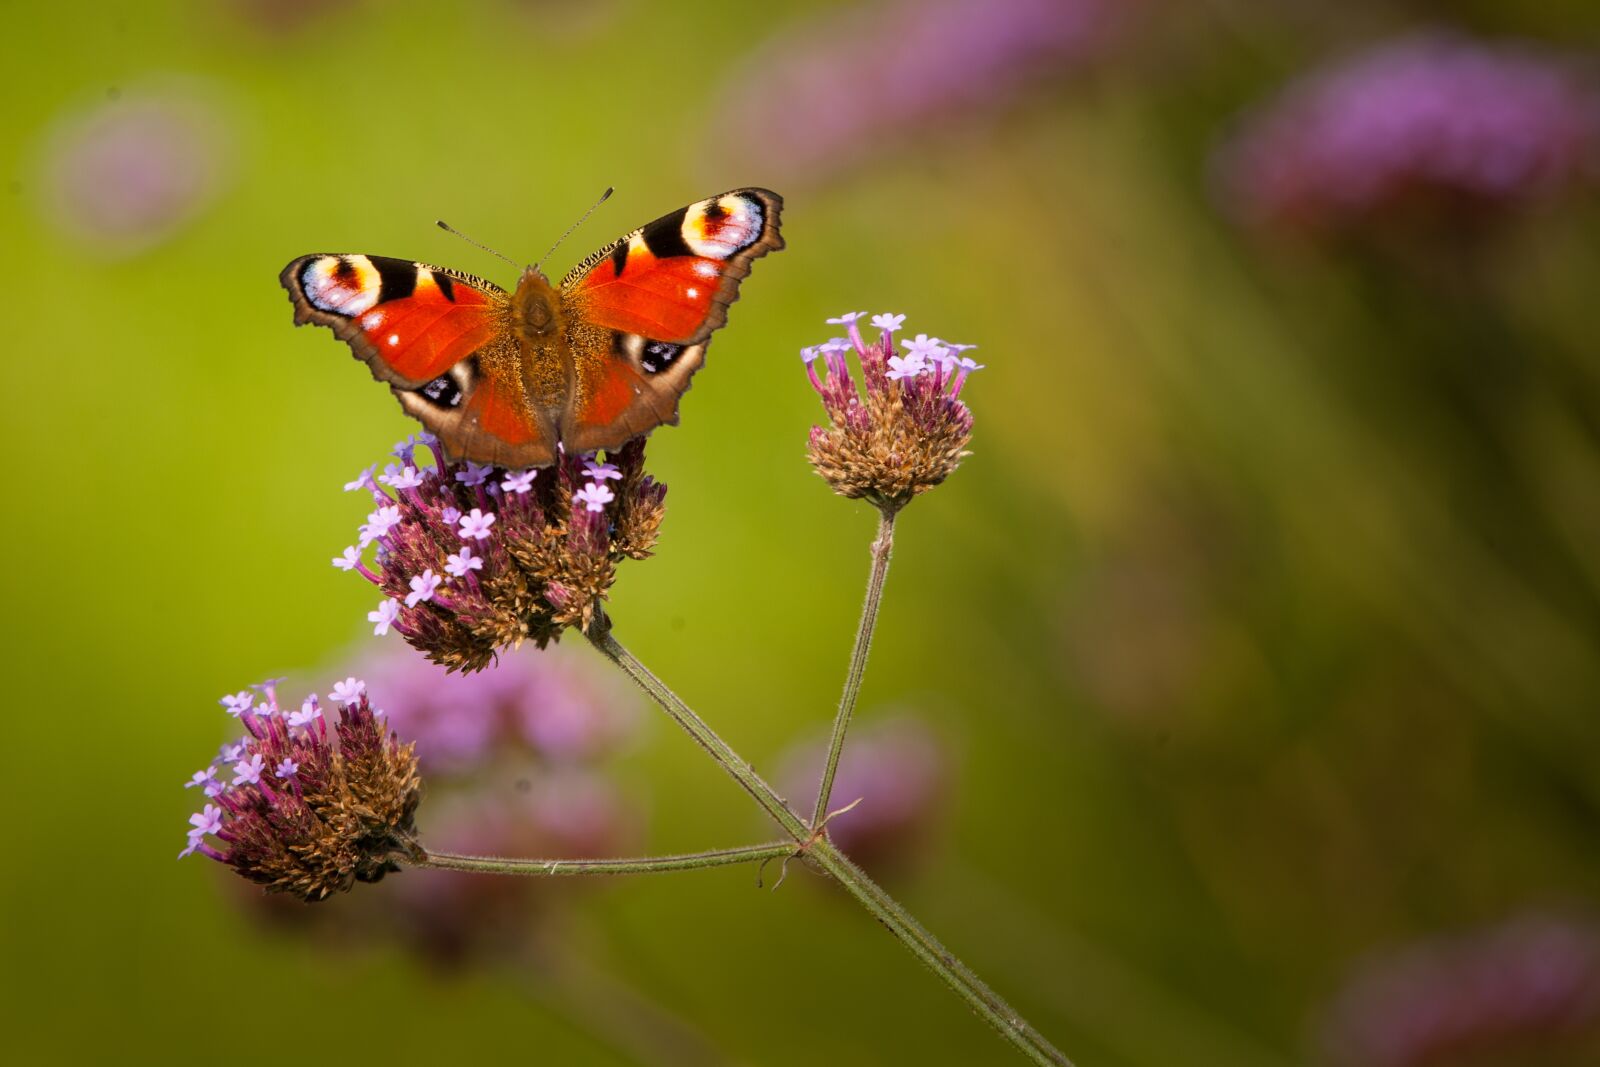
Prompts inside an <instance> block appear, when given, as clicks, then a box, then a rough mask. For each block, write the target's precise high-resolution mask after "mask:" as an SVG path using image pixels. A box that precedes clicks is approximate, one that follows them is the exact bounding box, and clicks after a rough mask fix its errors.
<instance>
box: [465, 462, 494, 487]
mask: <svg viewBox="0 0 1600 1067" xmlns="http://www.w3.org/2000/svg"><path fill="white" fill-rule="evenodd" d="M493 473H494V468H493V467H489V466H485V465H483V464H479V463H473V462H472V461H471V460H468V461H467V463H466V465H465V466H464V467H462V469H461V470H458V471H456V481H458V482H460V483H461V484H462V485H466V486H474V485H482V484H483V483H484V482H486V481H488V480H489V475H491V474H493Z"/></svg>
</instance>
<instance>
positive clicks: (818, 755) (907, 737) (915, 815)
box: [777, 715, 950, 869]
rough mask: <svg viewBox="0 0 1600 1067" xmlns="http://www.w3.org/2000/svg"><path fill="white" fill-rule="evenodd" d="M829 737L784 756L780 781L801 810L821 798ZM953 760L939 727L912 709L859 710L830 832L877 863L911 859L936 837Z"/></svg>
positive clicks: (856, 855) (856, 854)
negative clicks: (888, 713) (892, 712)
mask: <svg viewBox="0 0 1600 1067" xmlns="http://www.w3.org/2000/svg"><path fill="white" fill-rule="evenodd" d="M827 750H828V747H827V743H826V741H816V742H811V743H808V744H805V745H801V746H799V747H797V748H794V749H791V750H790V752H789V753H788V754H787V755H786V756H784V757H783V758H782V759H781V761H780V762H779V765H778V766H779V770H778V778H777V780H778V782H779V783H780V786H781V788H782V790H783V792H784V795H785V796H787V797H788V798H789V799H790V800H791V801H792V802H793V803H794V804H795V805H796V807H797V809H798V810H801V811H806V812H809V811H810V810H811V809H812V807H813V806H814V805H815V804H816V799H817V787H818V785H819V784H820V783H821V781H822V764H823V760H824V759H825V757H826V755H827ZM949 780H950V768H949V759H948V756H947V754H946V753H945V750H944V746H943V745H942V744H941V743H940V742H939V740H938V738H937V737H936V736H935V734H934V733H933V731H932V730H931V729H929V728H928V727H927V726H926V725H924V724H923V723H922V722H921V721H920V720H918V719H915V718H913V717H911V716H908V715H904V716H897V717H894V718H886V719H875V718H871V717H867V718H863V717H862V716H859V715H858V716H857V718H856V722H855V724H854V725H853V726H852V727H851V728H850V733H849V736H848V738H847V739H846V743H845V747H844V754H843V755H842V756H841V757H840V759H839V769H838V773H837V774H836V775H835V777H834V782H833V794H832V798H831V799H832V805H831V806H832V807H833V809H834V810H835V811H838V810H839V809H841V808H844V807H847V806H848V805H850V804H851V803H852V802H854V801H856V800H858V799H859V800H860V801H861V803H859V804H857V805H856V806H855V807H854V808H852V809H851V810H849V811H845V812H841V813H840V814H838V815H835V816H834V817H833V818H832V819H831V820H830V821H829V822H828V833H829V834H830V835H831V836H832V837H833V840H834V842H835V843H837V844H838V846H839V847H840V848H841V849H843V850H844V851H845V852H846V853H847V854H849V856H850V857H851V858H852V859H854V860H856V861H858V862H860V863H862V864H863V865H865V866H867V867H869V868H875V869H881V868H892V867H900V866H905V865H906V864H908V863H910V862H913V861H914V860H915V859H916V858H917V856H918V854H919V853H921V852H922V850H923V848H924V846H925V845H926V844H927V843H928V838H929V836H930V831H932V830H933V829H934V827H935V826H936V825H937V824H938V822H939V820H940V818H941V815H942V810H943V800H944V795H945V793H946V791H947V789H948V787H949Z"/></svg>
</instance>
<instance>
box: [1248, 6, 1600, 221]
mask: <svg viewBox="0 0 1600 1067" xmlns="http://www.w3.org/2000/svg"><path fill="white" fill-rule="evenodd" d="M1597 161H1600V90H1597V87H1596V86H1595V85H1594V84H1593V83H1591V82H1586V81H1585V80H1584V78H1583V77H1581V76H1580V74H1579V73H1578V71H1577V69H1576V68H1575V67H1574V66H1573V65H1572V64H1570V63H1569V62H1567V61H1566V60H1564V59H1562V58H1561V57H1558V56H1554V55H1551V54H1548V53H1544V52H1541V51H1539V50H1538V49H1535V48H1533V47H1518V46H1514V45H1489V44H1484V43H1480V42H1476V41H1473V40H1471V39H1470V38H1467V37H1465V36H1461V35H1456V34H1446V33H1438V32H1435V33H1422V34H1415V35H1412V36H1407V37H1402V38H1399V39H1396V40H1392V41H1388V42H1385V43H1382V44H1379V45H1377V46H1376V47H1373V48H1370V49H1368V50H1366V51H1364V52H1360V53H1358V54H1356V55H1355V56H1353V57H1350V58H1348V59H1344V60H1341V61H1338V62H1336V63H1334V64H1332V65H1330V66H1327V67H1325V68H1323V69H1322V70H1319V71H1314V72H1313V73H1311V74H1310V75H1308V76H1306V77H1304V78H1303V79H1302V80H1301V81H1300V82H1299V83H1297V84H1295V85H1293V86H1291V87H1290V88H1289V89H1288V90H1287V91H1286V92H1285V93H1283V94H1282V95H1281V96H1280V97H1279V98H1278V99H1276V100H1274V101H1272V102H1270V103H1269V104H1267V105H1266V106H1265V107H1263V108H1262V109H1260V110H1259V111H1258V112H1257V113H1256V114H1255V115H1253V116H1251V117H1250V118H1248V119H1247V120H1246V121H1245V123H1244V124H1243V127H1242V129H1241V132H1240V133H1239V134H1238V135H1237V136H1236V137H1235V138H1233V140H1232V141H1231V142H1230V143H1229V144H1228V145H1227V146H1225V148H1224V149H1223V151H1222V152H1221V153H1220V154H1219V156H1218V160H1217V176H1218V179H1219V186H1220V192H1221V194H1222V197H1223V199H1224V200H1225V201H1226V203H1227V205H1228V207H1229V208H1230V209H1231V210H1232V211H1233V212H1234V213H1235V214H1236V215H1237V216H1239V217H1240V218H1242V219H1244V220H1246V221H1247V222H1250V223H1252V224H1257V225H1263V226H1269V227H1275V228H1279V229H1283V230H1299V231H1331V230H1343V231H1347V232H1348V231H1352V230H1354V229H1357V228H1360V227H1363V226H1367V225H1371V226H1372V229H1373V232H1375V233H1377V232H1381V231H1382V229H1383V227H1382V225H1381V224H1382V223H1383V222H1385V221H1388V220H1391V219H1394V218H1395V217H1397V216H1400V215H1408V216H1411V217H1414V218H1419V219H1424V220H1425V219H1429V218H1436V217H1442V218H1445V219H1449V220H1452V221H1461V220H1465V219H1467V218H1469V217H1476V218H1485V217H1488V216H1489V215H1491V214H1493V209H1495V208H1506V207H1512V206H1515V205H1517V204H1520V203H1528V202H1533V201H1537V200H1539V199H1542V198H1545V197H1548V196H1549V195H1551V194H1553V193H1556V192H1558V191H1560V190H1561V189H1563V188H1565V187H1569V186H1573V185H1578V184H1585V183H1592V182H1593V181H1594V180H1595V178H1596V176H1597V175H1600V171H1597V169H1596V163H1597ZM1485 209H1490V210H1489V211H1488V212H1487V213H1486V211H1485Z"/></svg>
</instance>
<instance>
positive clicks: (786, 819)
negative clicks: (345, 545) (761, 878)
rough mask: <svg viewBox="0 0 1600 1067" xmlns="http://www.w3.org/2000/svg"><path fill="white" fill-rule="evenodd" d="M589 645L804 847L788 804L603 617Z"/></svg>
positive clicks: (803, 829)
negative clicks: (622, 641)
mask: <svg viewBox="0 0 1600 1067" xmlns="http://www.w3.org/2000/svg"><path fill="white" fill-rule="evenodd" d="M584 636H585V637H587V638H588V639H589V643H590V644H592V645H594V647H595V648H597V649H599V650H600V654H601V655H602V656H604V657H605V658H606V659H608V660H610V661H611V662H612V663H615V664H616V665H617V666H618V667H621V668H622V670H623V672H624V673H625V674H627V676H628V677H629V678H632V679H633V681H634V683H635V684H636V685H638V687H639V688H640V689H643V690H644V691H645V692H646V693H648V694H649V695H650V699H651V700H654V701H655V702H656V703H657V704H660V705H661V707H662V708H663V709H665V711H666V713H667V714H668V715H669V716H671V717H672V721H673V722H675V723H677V724H678V725H679V726H681V727H683V729H684V732H685V733H687V734H688V735H689V736H690V737H692V738H694V740H695V743H696V744H698V745H699V746H700V747H701V748H703V749H705V750H706V753H707V754H708V755H710V756H711V758H712V759H714V760H716V762H717V764H718V765H719V766H720V767H721V768H722V769H723V770H725V771H727V772H728V773H729V774H731V775H732V776H733V779H734V781H736V782H738V783H739V785H740V786H741V787H743V789H744V791H745V792H746V793H749V794H750V795H751V796H752V797H754V798H755V802H756V803H757V804H759V805H761V808H762V810H763V811H765V812H766V813H767V814H768V815H770V816H771V817H772V819H773V821H775V822H776V823H777V824H778V825H779V826H781V827H783V829H784V832H785V833H787V834H788V835H789V836H790V837H791V838H793V839H794V841H795V843H796V844H800V845H804V844H807V843H808V842H809V841H810V840H811V828H810V827H809V826H807V825H806V824H805V822H804V821H803V820H801V818H800V816H798V815H796V814H795V813H794V812H793V811H791V810H789V805H788V803H787V802H786V801H785V800H784V799H783V798H782V797H781V796H779V795H778V791H777V790H775V789H773V788H772V787H771V786H770V785H768V784H767V783H766V782H764V781H762V780H761V776H760V775H759V774H757V773H756V772H755V770H754V769H753V768H751V766H750V764H748V763H746V762H745V761H744V760H743V759H741V758H740V756H739V754H738V753H737V752H735V751H734V750H733V749H731V748H729V747H728V743H727V742H726V741H724V740H723V739H722V738H720V737H718V736H717V734H716V731H714V730H712V729H711V727H709V726H707V725H706V722H705V720H704V719H702V718H700V716H698V715H696V714H695V713H694V711H693V710H692V709H691V708H690V707H689V705H687V704H685V703H684V702H683V701H681V700H679V699H678V695H677V694H676V693H674V692H673V691H672V690H671V689H668V688H667V686H666V683H665V682H663V681H662V680H661V679H659V678H657V677H656V676H655V675H654V674H651V673H650V671H649V669H648V668H646V667H645V665H644V664H642V663H640V662H639V661H638V660H637V659H634V657H633V653H631V652H629V651H628V650H627V649H625V648H623V647H622V646H621V645H620V644H618V643H617V639H616V638H615V637H613V636H612V634H611V620H609V619H607V618H606V617H605V616H604V615H596V617H595V621H594V624H593V625H592V626H590V627H589V629H588V630H587V631H585V632H584Z"/></svg>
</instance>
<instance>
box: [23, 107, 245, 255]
mask: <svg viewBox="0 0 1600 1067" xmlns="http://www.w3.org/2000/svg"><path fill="white" fill-rule="evenodd" d="M215 96H216V94H215V93H214V92H213V91H210V90H209V89H204V88H201V89H182V90H179V89H168V90H159V91H157V90H141V91H138V92H136V93H129V94H124V95H120V96H116V97H113V98H112V99H110V100H108V101H105V102H102V103H99V104H97V105H95V106H93V107H91V108H88V109H85V110H83V111H79V112H76V113H72V114H68V115H64V116H63V117H62V118H61V119H59V120H58V121H57V123H56V125H55V128H54V130H53V131H52V133H51V134H50V136H49V139H48V141H47V143H46V145H45V149H44V161H43V183H44V188H45V195H46V196H47V197H48V198H49V204H48V207H49V212H50V217H51V218H52V220H53V221H54V222H55V223H56V225H57V226H58V228H60V229H61V230H62V231H63V232H65V233H67V234H68V235H69V236H71V237H73V238H75V239H77V240H79V241H82V242H84V243H87V244H89V245H92V246H94V247H96V248H97V249H99V250H100V251H102V252H105V253H107V254H110V255H133V254H136V253H139V252H142V251H144V250H146V249H147V248H149V247H151V246H153V245H156V244H158V243H160V242H161V241H163V240H165V239H166V238H168V237H170V236H171V235H172V234H173V233H175V232H176V231H177V230H178V229H179V228H180V227H182V226H183V225H184V224H186V223H188V222H190V221H192V220H193V219H194V218H196V217H197V216H198V215H199V214H200V213H201V212H202V211H204V210H205V208H206V207H208V206H209V205H210V204H211V202H212V201H213V200H214V199H215V197H216V195H217V192H218V189H219V187H220V185H221V183H222V179H223V177H224V174H225V172H226V170H227V169H228V168H227V157H228V155H229V153H228V151H227V149H226V141H227V138H226V135H225V129H226V127H225V123H224V120H223V118H222V117H221V116H220V115H219V114H218V113H217V109H216V106H215V105H214V104H213V103H212V100H213V99H214V98H215Z"/></svg>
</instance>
